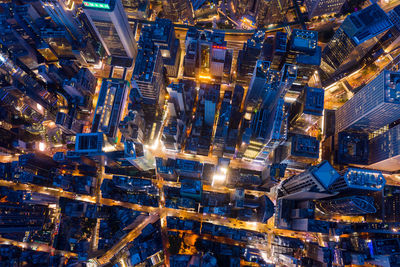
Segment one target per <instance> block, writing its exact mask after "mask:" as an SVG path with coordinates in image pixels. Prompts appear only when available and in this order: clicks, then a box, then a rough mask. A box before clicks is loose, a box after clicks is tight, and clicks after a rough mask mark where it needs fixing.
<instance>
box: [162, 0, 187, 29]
mask: <svg viewBox="0 0 400 267" xmlns="http://www.w3.org/2000/svg"><path fill="white" fill-rule="evenodd" d="M162 3H163V11H164V12H165V17H166V18H168V19H170V20H172V21H183V22H189V23H190V24H193V9H192V4H191V1H190V0H163V1H162Z"/></svg>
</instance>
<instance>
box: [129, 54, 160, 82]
mask: <svg viewBox="0 0 400 267" xmlns="http://www.w3.org/2000/svg"><path fill="white" fill-rule="evenodd" d="M159 56H161V54H160V53H159V48H158V47H157V46H153V47H152V49H150V48H148V49H147V48H146V49H139V50H138V54H137V57H136V63H135V68H134V70H133V74H132V78H133V79H135V80H136V81H144V82H150V81H151V80H152V79H153V73H154V68H155V64H156V61H157V57H159Z"/></svg>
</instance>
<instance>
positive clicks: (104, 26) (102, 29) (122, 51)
mask: <svg viewBox="0 0 400 267" xmlns="http://www.w3.org/2000/svg"><path fill="white" fill-rule="evenodd" d="M83 6H84V11H85V14H86V15H87V17H88V19H89V21H90V23H91V24H92V27H93V29H94V30H95V32H96V33H97V36H98V37H99V39H100V41H101V43H102V45H103V47H104V49H105V50H106V52H107V54H108V55H109V56H110V57H111V63H112V64H113V65H117V66H122V67H130V66H131V65H132V61H133V60H135V58H136V55H137V44H136V41H135V37H134V36H133V30H132V28H131V26H130V25H129V22H128V18H127V17H126V14H125V11H124V7H123V5H122V2H121V0H93V1H83Z"/></svg>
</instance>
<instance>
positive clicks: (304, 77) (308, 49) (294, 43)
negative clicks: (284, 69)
mask: <svg viewBox="0 0 400 267" xmlns="http://www.w3.org/2000/svg"><path fill="white" fill-rule="evenodd" d="M285 62H286V63H290V64H294V65H296V66H297V78H296V82H295V83H294V84H295V85H297V86H306V85H307V84H308V81H309V80H310V78H311V76H312V75H314V73H315V72H316V71H317V70H318V68H319V65H320V64H321V47H320V46H318V32H317V31H311V30H299V29H294V30H293V32H292V34H291V35H290V40H289V44H288V53H287V54H286V59H285ZM281 66H282V63H281Z"/></svg>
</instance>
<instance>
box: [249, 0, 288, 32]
mask: <svg viewBox="0 0 400 267" xmlns="http://www.w3.org/2000/svg"><path fill="white" fill-rule="evenodd" d="M255 2H257V8H256V10H255V12H256V24H257V26H258V27H260V28H261V27H263V26H265V25H268V24H278V23H282V22H284V21H286V14H287V12H288V10H289V8H290V3H291V2H290V1H288V0H259V1H255Z"/></svg>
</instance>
